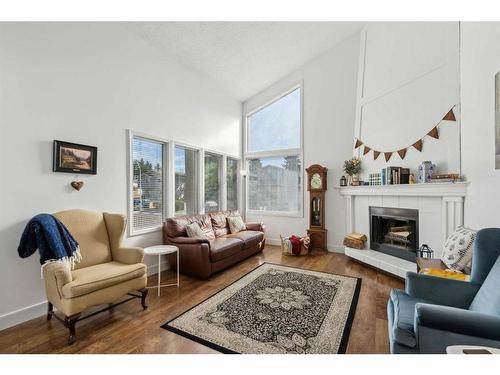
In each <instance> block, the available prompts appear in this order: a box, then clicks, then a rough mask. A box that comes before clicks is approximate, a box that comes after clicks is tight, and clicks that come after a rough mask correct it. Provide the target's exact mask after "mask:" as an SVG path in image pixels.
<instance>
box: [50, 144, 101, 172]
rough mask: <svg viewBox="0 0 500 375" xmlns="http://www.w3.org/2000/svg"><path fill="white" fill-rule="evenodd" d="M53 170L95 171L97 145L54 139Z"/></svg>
mask: <svg viewBox="0 0 500 375" xmlns="http://www.w3.org/2000/svg"><path fill="white" fill-rule="evenodd" d="M53 159H54V166H53V171H54V172H66V173H84V174H96V173H97V147H94V146H87V145H79V144H77V143H70V142H63V141H54V153H53Z"/></svg>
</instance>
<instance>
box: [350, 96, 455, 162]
mask: <svg viewBox="0 0 500 375" xmlns="http://www.w3.org/2000/svg"><path fill="white" fill-rule="evenodd" d="M454 107H455V106H453V107H452V108H451V109H450V110H449V111H448V113H446V115H444V117H443V118H442V120H441V121H457V119H456V117H455V113H454V112H453V108H454ZM439 125H440V124H437V125H436V126H434V127H433V128H432V129H431V130H430V131H429V132H428V133H427V134H426V135H424V136H423V137H422V138H420V139H419V140H418V141H416V142H415V143H413V144H412V145H411V146H408V147H405V148H402V149H400V150H395V151H378V150H374V149H372V148H371V147H369V146H367V145H365V144H364V143H363V141H361V140H360V139H357V138H356V144H355V145H354V149H357V148H359V147H361V146H362V145H364V149H363V155H366V154H368V153H369V152H370V151H373V160H377V158H378V157H379V156H380V154H382V153H383V154H384V158H385V161H386V162H388V161H389V160H390V158H391V157H392V154H393V153H395V152H397V153H398V154H399V157H400V158H401V160H403V159H404V158H405V157H406V152H407V151H408V149H409V148H410V147H413V148H415V149H416V150H417V151H419V152H422V149H423V147H424V143H423V139H424V138H425V137H426V136H429V137H432V138H434V139H439V130H438V126H439Z"/></svg>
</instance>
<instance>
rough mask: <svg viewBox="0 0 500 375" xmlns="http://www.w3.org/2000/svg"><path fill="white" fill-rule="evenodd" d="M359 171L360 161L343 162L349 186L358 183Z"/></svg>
mask: <svg viewBox="0 0 500 375" xmlns="http://www.w3.org/2000/svg"><path fill="white" fill-rule="evenodd" d="M360 170H361V159H360V158H356V157H354V158H352V159H348V160H346V161H345V162H344V172H345V173H346V174H347V175H348V176H349V185H353V181H358V176H357V175H358V173H359V171H360Z"/></svg>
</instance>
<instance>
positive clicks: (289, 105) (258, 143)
mask: <svg viewBox="0 0 500 375" xmlns="http://www.w3.org/2000/svg"><path fill="white" fill-rule="evenodd" d="M300 107H301V105H300V88H297V89H295V90H293V91H292V92H290V93H289V94H287V95H285V96H283V97H281V98H279V99H278V100H276V101H274V102H273V103H271V104H269V105H267V106H266V107H264V108H261V109H259V110H258V111H256V112H254V113H252V114H251V115H250V116H248V117H247V145H248V146H247V152H259V151H274V150H285V149H293V148H300V144H301V142H300V132H301V130H300V129H301V128H300V126H301V125H300V124H301V115H300Z"/></svg>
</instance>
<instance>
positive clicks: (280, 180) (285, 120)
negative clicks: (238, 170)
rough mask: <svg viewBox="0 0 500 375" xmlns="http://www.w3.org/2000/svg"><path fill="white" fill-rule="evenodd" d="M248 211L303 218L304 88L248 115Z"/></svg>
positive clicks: (246, 154) (297, 89) (290, 92)
mask: <svg viewBox="0 0 500 375" xmlns="http://www.w3.org/2000/svg"><path fill="white" fill-rule="evenodd" d="M246 127H247V128H246V135H247V140H246V152H245V160H246V163H247V168H248V178H247V210H248V211H253V212H266V213H271V214H273V213H274V214H286V215H297V216H300V215H302V201H303V199H302V115H301V89H300V87H298V88H294V89H293V90H291V91H289V92H288V93H286V94H285V95H283V96H281V97H280V98H278V99H276V100H275V101H273V102H272V103H270V104H268V105H266V106H264V107H262V108H260V109H258V110H256V111H255V112H253V113H251V114H249V115H248V116H247V121H246Z"/></svg>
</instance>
